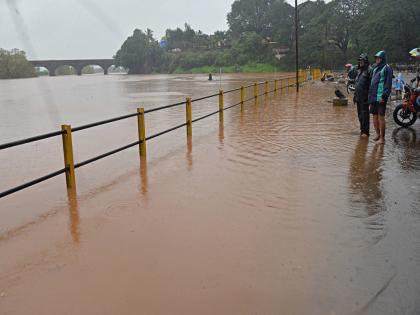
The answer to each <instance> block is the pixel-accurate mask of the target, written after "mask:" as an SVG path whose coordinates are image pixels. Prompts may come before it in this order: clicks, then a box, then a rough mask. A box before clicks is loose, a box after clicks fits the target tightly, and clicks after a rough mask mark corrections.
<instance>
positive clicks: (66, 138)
mask: <svg viewBox="0 0 420 315" xmlns="http://www.w3.org/2000/svg"><path fill="white" fill-rule="evenodd" d="M61 130H62V131H64V133H63V135H62V138H63V152H64V166H65V167H66V183H67V188H68V189H74V188H76V175H75V172H74V158H73V140H72V135H71V126H70V125H62V126H61Z"/></svg>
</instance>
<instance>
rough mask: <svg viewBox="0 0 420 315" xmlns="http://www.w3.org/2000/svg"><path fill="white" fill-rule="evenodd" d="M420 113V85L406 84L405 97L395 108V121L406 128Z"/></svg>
mask: <svg viewBox="0 0 420 315" xmlns="http://www.w3.org/2000/svg"><path fill="white" fill-rule="evenodd" d="M419 115H420V87H418V88H414V87H412V86H410V85H408V84H405V85H404V98H403V102H402V104H399V105H398V106H397V107H396V108H395V110H394V120H395V122H396V123H397V124H398V125H399V126H401V127H404V128H407V127H410V126H411V125H413V124H414V123H415V122H416V120H417V118H418V116H419Z"/></svg>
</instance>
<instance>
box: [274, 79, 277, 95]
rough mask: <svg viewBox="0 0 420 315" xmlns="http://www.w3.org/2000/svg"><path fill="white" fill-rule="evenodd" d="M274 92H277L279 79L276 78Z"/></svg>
mask: <svg viewBox="0 0 420 315" xmlns="http://www.w3.org/2000/svg"><path fill="white" fill-rule="evenodd" d="M274 93H277V80H274Z"/></svg>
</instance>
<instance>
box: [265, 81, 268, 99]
mask: <svg viewBox="0 0 420 315" xmlns="http://www.w3.org/2000/svg"><path fill="white" fill-rule="evenodd" d="M264 93H265V95H266V96H267V95H268V81H265V90H264Z"/></svg>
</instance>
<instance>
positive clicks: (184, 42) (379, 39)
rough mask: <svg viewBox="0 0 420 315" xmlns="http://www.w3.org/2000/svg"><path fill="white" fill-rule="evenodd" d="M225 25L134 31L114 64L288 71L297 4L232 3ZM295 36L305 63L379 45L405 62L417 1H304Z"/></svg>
mask: <svg viewBox="0 0 420 315" xmlns="http://www.w3.org/2000/svg"><path fill="white" fill-rule="evenodd" d="M227 22H228V25H229V29H228V30H227V31H218V32H216V33H214V34H211V35H207V34H204V33H203V32H201V31H195V30H194V29H193V28H192V27H191V26H190V25H188V24H185V26H184V28H183V29H181V28H177V29H174V30H171V29H168V30H167V31H166V34H165V36H164V38H162V41H160V42H159V41H158V40H156V39H155V38H154V37H153V32H152V31H151V30H149V29H148V30H146V31H145V32H143V31H141V30H135V31H134V33H133V35H132V36H130V37H129V38H128V39H127V40H126V41H125V42H124V44H123V45H122V47H121V49H120V50H119V51H118V52H117V54H116V55H115V59H116V62H117V64H118V65H119V66H123V67H126V68H128V69H129V71H130V73H152V72H170V73H172V72H176V71H187V70H189V69H192V68H200V67H201V68H202V69H204V68H203V67H207V68H208V67H231V68H233V69H243V68H244V67H246V66H247V65H250V64H264V65H270V66H271V67H276V68H277V69H284V70H291V69H293V65H294V63H293V58H294V43H295V37H296V36H295V33H294V8H293V7H292V6H291V5H289V4H288V3H287V2H286V1H284V0H236V1H235V2H234V3H233V4H232V8H231V12H229V13H228V15H227ZM299 38H300V40H299V44H300V47H301V50H300V59H301V63H302V65H303V66H307V65H312V66H319V67H323V68H337V67H341V66H342V65H343V64H344V63H347V62H349V61H350V62H351V61H353V62H354V61H355V59H356V58H357V56H358V55H359V54H360V53H361V52H368V53H369V54H370V55H372V54H373V53H374V52H376V51H378V50H382V49H385V50H386V51H387V52H388V54H389V59H390V61H391V62H407V61H408V51H409V50H411V49H413V48H415V47H417V46H418V45H419V43H420V5H419V0H332V1H331V2H328V3H326V2H325V1H323V0H316V1H306V2H303V3H301V4H300V5H299ZM279 50H281V51H282V52H281V55H280V56H281V57H282V58H281V59H280V60H279V59H278V58H276V56H275V52H276V51H277V53H278V51H279ZM278 54H279V53H278ZM277 57H279V56H277Z"/></svg>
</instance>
